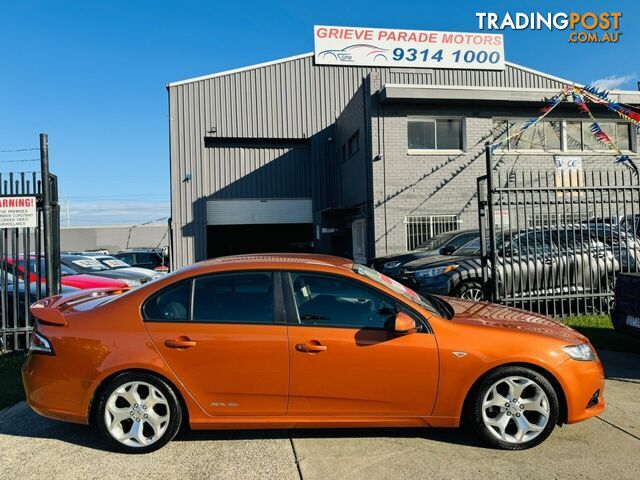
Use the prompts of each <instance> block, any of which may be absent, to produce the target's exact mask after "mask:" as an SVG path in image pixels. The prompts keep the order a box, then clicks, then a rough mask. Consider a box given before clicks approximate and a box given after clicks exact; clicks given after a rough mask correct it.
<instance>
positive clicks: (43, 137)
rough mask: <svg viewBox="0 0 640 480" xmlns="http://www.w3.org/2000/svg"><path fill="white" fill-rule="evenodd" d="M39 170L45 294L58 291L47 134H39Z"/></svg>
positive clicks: (58, 272) (57, 267) (57, 268)
mask: <svg viewBox="0 0 640 480" xmlns="http://www.w3.org/2000/svg"><path fill="white" fill-rule="evenodd" d="M40 171H41V178H42V217H43V224H44V225H43V226H44V265H45V278H46V282H47V283H46V285H45V288H46V294H47V296H50V295H57V294H58V293H60V283H59V282H60V271H59V264H60V262H59V261H55V258H54V255H55V241H54V238H53V237H54V225H53V220H54V215H53V208H52V203H53V202H52V196H51V175H50V174H49V136H48V135H47V134H46V133H41V134H40ZM58 228H59V227H58Z"/></svg>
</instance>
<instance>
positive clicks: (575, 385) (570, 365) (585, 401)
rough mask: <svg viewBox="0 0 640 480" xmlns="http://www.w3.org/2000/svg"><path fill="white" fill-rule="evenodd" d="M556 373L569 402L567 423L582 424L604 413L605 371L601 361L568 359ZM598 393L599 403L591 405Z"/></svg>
mask: <svg viewBox="0 0 640 480" xmlns="http://www.w3.org/2000/svg"><path fill="white" fill-rule="evenodd" d="M556 372H557V374H558V380H559V381H560V383H561V384H562V388H563V390H564V393H565V397H566V400H567V423H576V422H581V421H582V420H586V419H588V418H591V417H594V416H596V415H599V414H600V413H602V411H603V410H604V408H605V400H604V370H603V369H602V364H601V363H600V359H596V361H593V362H581V361H577V360H573V359H568V360H566V361H565V362H564V363H563V364H562V365H560V366H559V367H558V368H557V370H556ZM596 392H598V401H597V402H596V403H594V404H593V405H590V401H591V400H592V397H593V396H594V394H595V393H596Z"/></svg>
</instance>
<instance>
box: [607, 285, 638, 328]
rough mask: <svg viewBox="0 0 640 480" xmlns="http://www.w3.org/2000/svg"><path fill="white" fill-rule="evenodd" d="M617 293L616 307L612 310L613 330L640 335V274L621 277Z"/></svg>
mask: <svg viewBox="0 0 640 480" xmlns="http://www.w3.org/2000/svg"><path fill="white" fill-rule="evenodd" d="M615 292H616V293H615V307H614V308H613V310H611V322H612V323H613V328H615V329H616V330H617V331H620V332H627V333H632V334H635V335H640V295H639V293H640V273H624V274H621V275H619V276H618V281H617V282H616V290H615Z"/></svg>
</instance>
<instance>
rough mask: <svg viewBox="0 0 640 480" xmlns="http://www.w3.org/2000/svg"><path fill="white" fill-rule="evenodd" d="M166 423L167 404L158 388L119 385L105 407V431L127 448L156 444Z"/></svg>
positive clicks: (141, 382) (142, 385)
mask: <svg viewBox="0 0 640 480" xmlns="http://www.w3.org/2000/svg"><path fill="white" fill-rule="evenodd" d="M169 420H170V410H169V402H168V401H167V399H166V397H165V396H164V394H163V393H162V392H161V391H160V390H159V389H158V388H157V387H155V386H153V385H151V384H150V383H147V382H143V381H134V382H128V383H125V384H123V385H121V386H120V387H118V388H117V389H116V390H114V391H113V393H112V394H111V395H110V396H109V398H108V399H107V402H106V404H105V409H104V422H105V425H106V427H107V431H108V432H109V434H110V435H111V436H112V437H113V438H114V439H115V440H117V441H118V442H120V443H122V444H123V445H126V446H129V447H145V446H148V445H152V444H154V443H155V442H157V441H158V440H159V439H160V438H162V436H163V435H164V433H165V432H166V430H167V427H168V425H169Z"/></svg>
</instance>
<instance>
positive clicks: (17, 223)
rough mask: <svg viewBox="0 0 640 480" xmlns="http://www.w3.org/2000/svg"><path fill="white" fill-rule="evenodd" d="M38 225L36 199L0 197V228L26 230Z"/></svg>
mask: <svg viewBox="0 0 640 480" xmlns="http://www.w3.org/2000/svg"><path fill="white" fill-rule="evenodd" d="M36 224H37V211H36V197H0V228H26V227H35V226H36Z"/></svg>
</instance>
